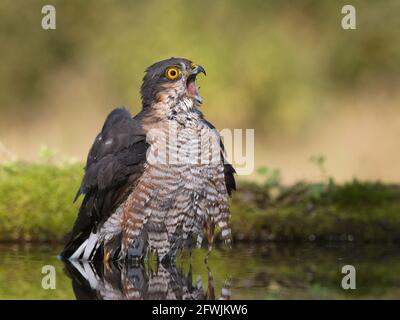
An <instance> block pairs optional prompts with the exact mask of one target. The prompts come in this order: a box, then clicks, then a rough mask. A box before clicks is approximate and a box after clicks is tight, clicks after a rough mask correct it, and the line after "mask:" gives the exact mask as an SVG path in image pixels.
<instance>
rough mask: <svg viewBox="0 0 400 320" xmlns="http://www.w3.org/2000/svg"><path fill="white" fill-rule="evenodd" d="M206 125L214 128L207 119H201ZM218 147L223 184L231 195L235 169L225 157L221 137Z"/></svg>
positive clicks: (233, 188) (233, 186) (233, 189)
mask: <svg viewBox="0 0 400 320" xmlns="http://www.w3.org/2000/svg"><path fill="white" fill-rule="evenodd" d="M203 120H204V122H205V123H206V124H207V126H208V127H209V128H211V129H213V130H216V128H215V127H214V126H213V125H212V124H211V123H210V122H208V121H207V120H205V119H203ZM220 147H221V159H222V162H223V164H224V175H225V185H226V190H227V191H228V194H229V195H231V194H232V191H235V190H236V181H235V176H234V175H235V174H236V170H235V168H233V167H232V165H231V164H230V163H229V162H228V161H227V160H226V159H225V146H224V144H223V143H222V139H221V138H220Z"/></svg>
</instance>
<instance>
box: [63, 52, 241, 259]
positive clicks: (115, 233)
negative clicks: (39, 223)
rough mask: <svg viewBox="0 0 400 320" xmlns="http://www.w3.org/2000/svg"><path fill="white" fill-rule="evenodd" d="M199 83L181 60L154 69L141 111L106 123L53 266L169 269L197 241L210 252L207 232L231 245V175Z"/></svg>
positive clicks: (115, 115)
mask: <svg viewBox="0 0 400 320" xmlns="http://www.w3.org/2000/svg"><path fill="white" fill-rule="evenodd" d="M200 73H204V74H205V73H206V72H205V70H204V68H203V67H202V66H200V65H197V64H194V63H193V62H192V61H190V60H188V59H184V58H170V59H166V60H163V61H159V62H156V63H154V64H153V65H151V66H150V67H148V68H147V70H146V72H145V76H144V78H143V83H142V86H141V98H142V110H141V111H140V112H139V113H138V114H137V115H136V116H134V117H132V116H131V114H130V113H129V112H128V111H127V110H126V109H124V108H117V109H115V110H113V111H112V112H111V113H110V114H109V115H108V117H107V119H106V121H105V123H104V125H103V128H102V130H101V132H100V133H99V134H98V135H97V137H96V139H95V141H94V143H93V145H92V147H91V149H90V151H89V154H88V157H87V163H86V167H85V175H84V177H83V180H82V183H81V186H80V188H79V190H78V193H77V195H76V198H75V201H76V199H77V198H78V197H79V196H80V195H84V198H83V201H82V204H81V207H80V209H79V213H78V216H77V219H76V221H75V224H74V226H73V228H72V232H71V234H70V239H69V241H68V242H67V244H66V246H65V248H64V250H63V252H62V253H61V257H62V258H64V259H69V260H88V261H89V260H97V259H102V260H104V261H110V260H121V259H131V258H133V259H142V258H143V257H145V256H146V254H148V253H149V252H154V253H155V254H156V255H157V257H158V260H159V261H161V262H163V261H171V260H172V261H173V259H175V257H176V252H177V251H180V250H182V249H183V248H184V247H186V246H189V247H191V246H192V243H193V241H197V244H198V245H201V241H202V237H203V235H204V234H206V235H207V238H208V243H209V251H210V250H211V248H212V243H213V241H214V229H215V227H217V228H219V229H220V231H221V235H222V238H223V240H224V241H225V242H227V243H228V244H229V243H230V239H231V230H230V213H229V207H228V195H230V194H231V192H232V190H235V188H236V187H235V179H234V174H235V170H234V168H233V167H232V166H231V165H230V164H229V163H227V161H226V159H225V150H224V146H223V144H222V142H221V138H220V135H219V134H218V132H217V131H216V129H215V128H214V126H213V125H212V124H211V123H209V122H208V121H207V120H206V119H205V118H204V117H203V114H202V112H201V111H200V110H199V108H200V105H201V104H202V98H201V96H200V95H199V90H198V87H197V86H196V83H195V81H196V76H197V75H198V74H200Z"/></svg>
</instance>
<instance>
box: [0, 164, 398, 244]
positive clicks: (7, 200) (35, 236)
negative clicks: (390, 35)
mask: <svg viewBox="0 0 400 320" xmlns="http://www.w3.org/2000/svg"><path fill="white" fill-rule="evenodd" d="M259 172H260V174H264V173H265V175H266V182H265V183H261V184H256V183H250V182H243V181H239V183H238V191H237V192H236V193H234V196H233V197H232V199H231V211H232V228H233V233H234V237H235V239H236V240H237V241H244V240H246V241H268V240H279V241H292V240H295V241H310V240H311V241H329V240H339V241H385V242H386V241H397V240H400V215H399V212H400V186H396V185H384V184H382V183H372V182H360V181H357V180H354V181H352V182H349V183H346V184H343V185H338V184H335V183H334V181H333V179H332V178H329V179H327V180H326V181H324V182H322V183H319V184H306V183H297V184H295V185H292V186H282V185H281V184H280V182H279V176H280V173H279V172H277V171H276V170H272V171H271V174H268V172H269V170H266V169H264V170H259ZM82 173H83V165H82V164H65V165H61V166H56V165H52V164H26V163H8V164H3V165H1V166H0V221H2V223H1V225H0V240H1V241H60V240H62V239H63V237H64V236H65V234H67V233H68V232H69V231H70V229H71V227H72V224H73V221H74V219H75V217H76V213H77V209H78V206H79V203H77V204H72V199H73V198H74V196H75V193H76V190H77V189H78V186H79V183H80V180H81V177H82Z"/></svg>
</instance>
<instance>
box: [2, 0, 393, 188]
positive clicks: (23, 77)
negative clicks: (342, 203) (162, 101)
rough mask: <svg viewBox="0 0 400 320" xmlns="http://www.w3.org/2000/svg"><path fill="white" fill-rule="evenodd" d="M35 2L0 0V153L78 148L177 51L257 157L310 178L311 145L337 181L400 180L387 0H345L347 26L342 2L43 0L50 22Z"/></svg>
mask: <svg viewBox="0 0 400 320" xmlns="http://www.w3.org/2000/svg"><path fill="white" fill-rule="evenodd" d="M45 4H49V1H37V0H31V1H23V0H2V1H1V2H0V43H1V50H0V57H1V64H0V88H1V90H0V142H1V145H0V147H1V148H0V161H5V160H9V159H10V158H13V159H15V158H18V159H22V160H29V161H32V160H35V159H37V154H38V150H39V149H40V146H41V145H47V146H49V147H50V148H52V149H55V150H57V151H58V152H60V153H61V154H63V155H66V156H68V157H75V158H76V159H78V160H83V159H84V158H85V157H86V153H87V151H88V149H89V147H90V145H91V143H92V141H93V139H94V136H95V135H96V133H97V132H98V130H99V129H100V128H101V125H102V123H103V121H104V118H105V117H106V115H107V114H108V112H109V111H110V110H111V109H112V108H114V107H116V106H121V105H124V106H127V107H128V108H130V110H131V111H132V112H133V113H136V112H137V111H139V109H140V104H139V101H140V100H139V87H140V84H141V80H142V77H143V71H144V70H145V68H146V67H147V66H148V65H150V64H151V63H153V62H155V61H157V60H161V59H164V58H168V57H171V56H182V57H187V58H189V59H192V60H194V61H195V62H197V63H199V64H201V65H203V66H204V67H205V68H206V70H207V77H206V78H201V79H200V85H201V93H202V96H203V97H204V99H205V103H204V105H203V107H202V108H203V112H204V113H205V115H206V117H207V118H208V119H209V120H210V121H211V122H213V123H214V124H215V125H216V126H217V128H219V129H223V128H254V129H255V139H256V150H255V156H256V165H255V167H260V166H267V167H272V168H279V169H281V170H282V178H283V182H285V183H291V182H293V181H297V180H299V179H303V180H316V179H318V178H319V177H320V172H319V170H318V168H316V167H315V166H314V165H313V164H312V163H310V161H309V159H310V157H311V156H313V155H316V154H318V155H319V154H322V155H324V156H325V157H326V159H327V161H326V170H327V171H328V172H329V174H330V175H332V176H333V177H335V179H336V180H337V181H344V180H349V179H351V178H353V177H358V178H360V179H369V180H382V181H385V182H389V181H391V182H394V181H398V180H399V179H400V171H399V170H397V168H396V166H397V161H396V159H398V156H399V155H400V154H399V153H400V148H398V143H397V139H398V137H399V135H400V112H399V106H400V92H399V90H398V88H399V83H400V42H399V36H400V19H399V13H400V2H399V1H398V0H386V1H384V2H382V1H379V2H378V1H373V0H369V1H366V0H362V1H361V0H360V1H358V0H357V1H356V0H353V1H351V4H352V5H354V6H355V8H356V10H357V29H356V30H343V29H342V28H341V19H342V17H343V15H342V14H341V8H342V6H343V5H345V4H348V1H321V0H318V1H317V0H302V1H296V2H294V1H266V0H251V1H248V0H246V1H244V0H242V1H230V0H219V1H210V0H206V1H204V0H203V1H199V0H198V1H183V0H172V1H159V0H158V1H156V0H150V1H133V0H131V1H127V0H125V1H105V0H100V1H99V0H96V1H94V0H88V1H72V0H70V1H65V0H64V1H59V0H52V1H51V4H53V5H54V6H55V7H56V10H57V29H56V30H49V31H45V30H43V29H42V28H41V19H42V17H43V15H42V14H41V8H42V6H43V5H45ZM255 176H256V175H254V176H252V177H251V178H254V177H255Z"/></svg>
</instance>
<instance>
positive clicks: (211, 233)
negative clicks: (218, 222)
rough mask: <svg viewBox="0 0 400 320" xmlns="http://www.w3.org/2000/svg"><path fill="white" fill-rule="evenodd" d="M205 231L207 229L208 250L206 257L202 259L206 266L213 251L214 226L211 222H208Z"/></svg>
mask: <svg viewBox="0 0 400 320" xmlns="http://www.w3.org/2000/svg"><path fill="white" fill-rule="evenodd" d="M206 229H207V239H208V250H207V254H206V257H205V258H204V262H205V263H206V264H207V262H208V257H209V256H210V254H211V251H212V249H213V244H214V231H215V224H214V223H212V222H208V223H207V226H206Z"/></svg>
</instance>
